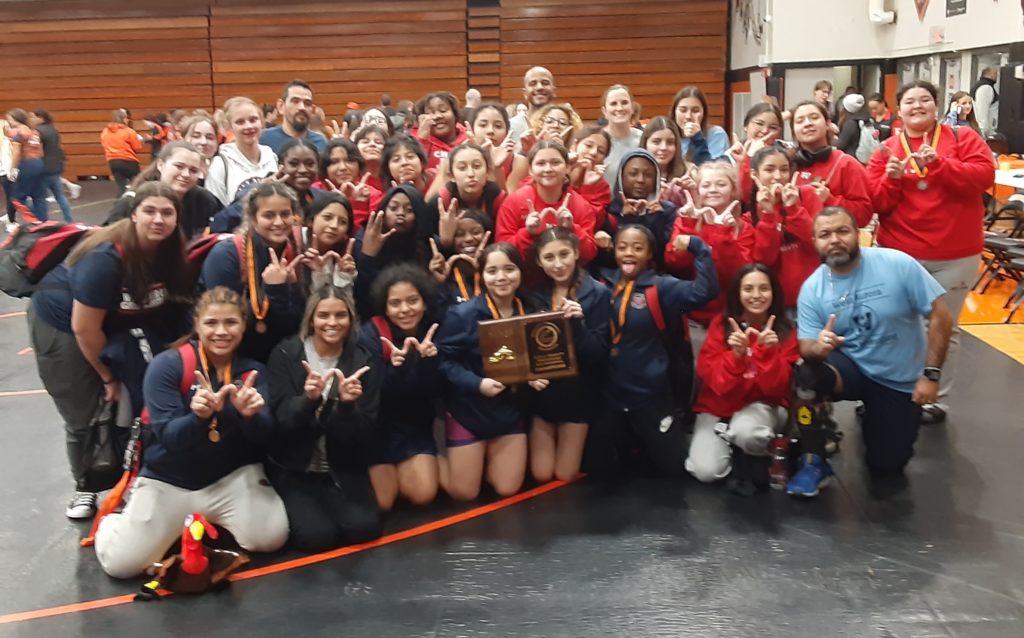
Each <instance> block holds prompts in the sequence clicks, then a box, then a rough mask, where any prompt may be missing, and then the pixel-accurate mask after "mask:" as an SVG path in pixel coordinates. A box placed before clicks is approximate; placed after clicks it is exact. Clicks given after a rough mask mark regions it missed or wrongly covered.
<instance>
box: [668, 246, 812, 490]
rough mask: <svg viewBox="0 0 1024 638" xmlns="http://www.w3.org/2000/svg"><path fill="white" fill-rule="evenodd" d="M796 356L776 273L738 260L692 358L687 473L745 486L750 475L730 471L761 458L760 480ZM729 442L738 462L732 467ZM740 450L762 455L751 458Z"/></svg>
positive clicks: (779, 424)
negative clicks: (693, 398)
mask: <svg viewBox="0 0 1024 638" xmlns="http://www.w3.org/2000/svg"><path fill="white" fill-rule="evenodd" d="M799 358H800V352H799V350H798V349H797V341H796V331H795V330H793V324H792V322H790V321H789V319H787V318H786V306H785V302H784V300H783V295H782V285H781V284H780V283H779V279H778V277H776V276H775V273H774V272H772V270H771V269H770V268H768V267H767V266H765V265H764V264H762V263H752V264H747V265H746V266H743V268H741V269H740V271H739V273H737V275H736V279H735V281H734V282H733V284H732V286H731V287H730V288H729V290H728V292H727V293H726V307H725V312H724V313H723V314H722V315H720V316H719V317H717V318H716V319H715V320H713V321H712V322H711V324H710V327H709V330H708V336H707V339H705V341H704V347H703V348H701V351H700V356H699V357H698V359H697V375H698V377H699V378H700V379H701V381H702V382H703V384H702V386H701V389H700V394H699V395H698V396H697V402H696V403H695V404H694V406H693V411H694V412H696V413H697V421H696V424H695V425H694V429H693V439H692V441H691V442H690V453H689V456H688V457H687V459H686V470H687V471H688V472H689V473H690V474H692V475H693V476H694V477H696V478H697V480H699V481H703V482H705V483H709V482H711V481H715V480H718V479H721V478H724V477H725V476H727V475H729V472H730V471H733V472H734V474H737V473H738V474H740V476H735V478H736V479H737V480H736V481H734V482H733V483H732V484H731V485H730V487H732V488H733V489H736V490H738V491H740V492H741V493H745V492H747V493H748V492H749V491H752V486H751V485H750V481H751V479H756V478H757V476H753V475H751V473H748V472H737V470H738V469H740V467H742V468H743V469H754V466H757V467H760V466H761V465H763V468H762V469H763V472H761V473H760V474H761V475H762V478H763V479H764V481H763V482H764V485H765V486H766V485H767V478H768V472H767V470H768V463H767V460H768V456H767V455H768V444H769V442H770V441H771V440H772V437H773V436H774V435H775V432H776V431H779V430H781V429H782V427H783V425H784V424H785V423H786V406H787V405H789V394H790V375H791V374H792V368H793V364H794V363H796V361H797V360H798V359H799ZM730 444H732V445H734V446H735V447H736V448H737V453H736V455H735V458H736V459H737V461H739V463H741V464H742V466H740V465H736V466H734V464H733V462H732V459H733V458H734V455H733V453H732V452H731V451H730ZM746 455H749V456H754V457H761V458H763V459H764V460H765V462H764V463H763V464H760V465H759V464H757V463H756V462H755V463H753V465H751V464H749V463H748V461H750V460H751V459H748V458H746ZM753 474H755V475H756V474H757V472H754V473H753ZM757 482H760V481H757Z"/></svg>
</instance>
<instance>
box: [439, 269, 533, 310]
mask: <svg viewBox="0 0 1024 638" xmlns="http://www.w3.org/2000/svg"><path fill="white" fill-rule="evenodd" d="M452 270H453V272H454V273H455V285H457V286H458V287H459V292H460V293H462V298H463V299H465V300H467V301H469V300H470V299H472V298H473V297H479V296H480V273H474V274H473V296H472V297H471V296H470V295H469V289H468V288H467V287H466V279H465V278H464V277H463V276H462V273H461V272H459V268H458V266H456V267H455V268H453V269H452ZM488 301H490V300H489V299H488ZM517 301H518V299H517Z"/></svg>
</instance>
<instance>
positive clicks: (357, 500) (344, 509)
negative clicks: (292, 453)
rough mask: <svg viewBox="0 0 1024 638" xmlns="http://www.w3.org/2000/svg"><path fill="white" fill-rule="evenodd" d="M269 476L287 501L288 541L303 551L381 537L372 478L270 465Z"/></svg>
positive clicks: (320, 549)
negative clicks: (338, 479) (340, 477)
mask: <svg viewBox="0 0 1024 638" xmlns="http://www.w3.org/2000/svg"><path fill="white" fill-rule="evenodd" d="M267 474H268V475H269V477H270V480H271V482H272V483H273V484H274V489H276V490H277V493H278V494H279V495H280V496H281V500H282V501H284V508H285V511H286V512H287V513H288V527H289V528H290V531H289V538H290V539H291V542H292V545H293V546H294V547H295V548H296V549H298V550H299V551H303V552H323V551H327V550H330V549H334V548H336V547H341V546H343V545H351V544H353V543H365V542H366V541H370V540H373V539H375V538H378V537H379V536H380V535H381V520H380V512H379V511H378V509H377V503H376V500H375V499H374V497H373V491H372V488H371V487H370V481H369V478H368V477H366V478H365V479H364V478H363V477H357V476H351V477H344V480H342V481H341V483H342V484H343V487H339V486H338V484H337V483H335V481H334V479H333V478H332V477H331V476H330V475H329V474H316V473H312V472H291V471H289V470H283V469H281V468H279V467H273V466H272V465H270V464H268V466H267Z"/></svg>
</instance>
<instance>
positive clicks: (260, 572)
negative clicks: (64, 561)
mask: <svg viewBox="0 0 1024 638" xmlns="http://www.w3.org/2000/svg"><path fill="white" fill-rule="evenodd" d="M571 482H572V481H552V482H550V483H546V484H544V485H541V486H540V487H535V488H533V489H532V490H527V491H525V492H521V493H519V494H516V495H514V496H509V497H508V498H503V499H501V500H500V501H495V502H493V503H488V504H487V505H481V506H480V507H475V508H473V509H471V510H469V511H466V512H462V513H460V514H453V515H451V516H447V517H445V518H442V519H440V520H437V521H432V522H430V523H424V524H423V525H419V526H417V527H413V528H412V529H407V530H405V531H401V532H395V533H394V534H388V535H387V536H381V537H380V538H378V539H377V540H375V541H370V542H369V543H361V544H359V545H350V546H348V547H341V548H338V549H335V550H331V551H329V552H323V553H322V554H313V555H311V556H303V557H301V558H295V559H293V560H286V561H284V562H282V563H276V564H273V565H267V566H266V567H257V568H255V569H249V570H246V571H243V572H239V573H237V574H232V575H231V577H230V580H232V581H239V580H248V579H250V578H259V577H260V576H268V575H270V574H277V573H280V572H284V571H288V570H292V569H298V568H300V567H306V566H308V565H315V564H316V563H322V562H324V561H328V560H333V559H335V558H340V557H342V556H348V555H349V554H356V553H358V552H363V551H366V550H368V549H373V548H375V547H381V546H383V545H390V544H391V543H397V542H399V541H404V540H408V539H410V538H415V537H416V536H422V535H424V534H429V533H430V532H435V531H437V530H439V529H444V528H445V527H451V526H452V525H457V524H459V523H464V522H466V521H468V520H472V519H474V518H479V517H481V516H484V515H486V514H490V513H491V512H495V511H497V510H500V509H504V508H506V507H511V506H512V505H516V504H517V503H521V502H523V501H526V500H529V499H531V498H534V497H536V496H540V495H541V494H546V493H548V492H551V491H554V490H557V489H558V488H560V487H564V486H566V485H568V484H569V483H571ZM134 599H135V594H126V595H123V596H112V597H110V598H99V599H97V600H87V601H85V602H80V603H71V604H69V605H60V606H57V607H46V608H44V609H33V610H30V611H22V612H16V613H13V614H4V615H2V616H0V625H6V624H10V623H18V622H24V621H27V620H39V619H41V618H52V617H54V616H63V615H66V614H77V613H79V612H83V611H91V610H93V609H103V608H104V607H117V606H119V605H126V604H128V603H130V602H132V601H133V600H134Z"/></svg>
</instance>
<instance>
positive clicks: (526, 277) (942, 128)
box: [28, 67, 994, 577]
mask: <svg viewBox="0 0 1024 638" xmlns="http://www.w3.org/2000/svg"><path fill="white" fill-rule="evenodd" d="M523 95H524V102H525V104H526V107H527V108H526V112H525V113H518V114H515V115H514V116H513V117H511V118H510V117H509V115H508V112H507V111H506V108H505V107H504V106H503V105H500V104H494V103H482V104H479V105H477V106H475V108H471V109H470V110H469V111H468V112H463V110H462V108H461V105H460V104H459V102H458V100H457V99H456V98H455V97H454V96H452V95H451V94H450V93H447V92H443V91H439V92H433V93H429V94H427V95H425V96H423V98H422V99H420V100H419V101H418V102H417V103H416V104H415V105H414V106H413V110H412V117H411V120H412V122H411V123H412V126H411V127H409V128H407V129H406V128H404V125H403V126H398V127H397V128H396V125H395V121H394V120H393V119H392V117H391V116H392V115H393V113H391V112H389V109H387V108H386V107H384V106H380V107H374V108H369V109H366V110H365V111H363V113H362V114H361V117H360V118H359V119H358V120H354V119H353V121H352V122H351V123H349V122H348V121H346V122H345V123H344V124H343V125H342V126H339V127H337V130H336V131H334V133H333V134H332V135H330V136H329V137H328V136H325V135H319V134H314V132H312V131H310V129H309V121H310V114H311V113H312V112H313V109H314V107H315V101H314V94H313V90H312V88H311V87H310V86H309V85H308V84H306V83H305V82H302V81H298V80H296V81H293V82H290V83H289V84H288V85H287V86H286V87H285V88H284V90H283V92H282V95H281V99H280V100H279V101H278V104H277V110H278V112H279V114H280V116H281V123H280V125H279V126H277V127H274V128H271V129H264V128H263V115H264V114H263V113H262V109H261V108H260V106H259V105H257V104H256V103H255V102H253V101H252V100H250V99H248V98H246V97H233V98H231V99H229V100H228V101H227V102H226V103H225V104H224V108H223V112H224V115H225V118H226V121H227V123H228V126H229V130H222V129H221V128H220V127H219V126H218V124H217V123H216V121H215V119H214V118H212V117H210V116H208V115H206V114H204V113H197V114H194V115H193V116H191V117H189V118H185V119H183V120H182V122H181V130H180V135H181V139H180V140H176V141H171V142H169V143H166V144H165V145H164V146H163V148H162V149H161V151H160V154H159V156H158V158H157V160H156V161H154V162H153V163H152V164H151V165H150V167H149V168H148V169H147V170H145V171H144V172H142V173H140V174H139V175H138V176H136V177H135V178H134V180H132V181H131V182H130V183H126V194H125V196H124V197H122V198H121V199H120V200H119V201H118V202H117V204H115V206H114V210H113V211H112V212H111V215H110V218H109V219H108V223H107V225H105V226H103V227H100V228H97V229H95V230H93V231H91V232H90V233H89V234H88V235H87V236H86V238H85V239H84V240H82V241H81V242H80V243H79V244H78V245H77V246H76V248H75V249H74V251H73V253H72V254H71V255H70V257H69V258H68V259H67V260H66V262H65V263H63V264H61V265H60V266H58V267H56V268H55V269H54V270H53V271H51V272H50V273H49V274H48V275H47V276H46V277H45V279H44V280H43V282H42V284H41V285H40V286H39V289H38V291H37V292H35V293H34V294H33V296H32V300H31V306H30V309H29V313H28V315H29V317H28V321H29V325H30V328H31V342H32V346H33V349H34V352H35V356H36V359H37V361H38V365H39V373H40V376H41V378H42V379H43V382H44V384H45V386H46V389H47V391H48V392H49V394H50V395H51V396H52V398H53V400H54V402H55V404H56V406H57V409H58V411H59V412H60V414H61V416H62V418H63V419H64V421H65V424H66V440H67V451H68V459H69V462H70V466H71V473H72V475H73V477H74V479H75V481H76V483H77V485H78V488H77V491H76V493H75V495H74V497H73V498H72V500H71V503H70V504H69V507H68V510H67V513H68V515H69V516H70V517H73V518H90V517H91V516H92V515H93V513H94V511H95V502H96V495H95V494H93V493H89V492H86V491H84V488H83V487H82V485H83V480H84V476H85V473H86V468H85V467H83V463H82V460H81V459H82V458H83V446H84V445H85V441H86V438H87V434H88V428H89V424H90V421H91V418H92V416H93V414H94V413H95V411H96V408H97V404H98V402H99V401H100V399H102V400H105V401H109V402H114V401H116V402H118V403H119V406H120V409H121V412H122V413H125V414H130V415H133V416H137V415H140V414H142V413H143V411H145V413H146V418H147V422H148V425H146V426H145V428H143V429H144V432H145V433H144V437H143V439H144V444H143V458H142V467H141V471H140V473H139V475H138V477H137V479H136V480H135V483H134V485H133V486H132V491H131V495H130V498H129V500H128V503H127V506H126V507H125V508H124V510H123V512H120V513H116V514H111V515H108V516H107V517H105V518H104V519H103V520H102V521H101V523H100V525H99V528H98V530H97V534H96V551H97V555H98V556H99V559H100V562H101V564H102V566H103V568H104V569H105V570H106V571H107V572H108V573H110V574H111V575H114V576H118V577H130V576H134V575H136V574H138V573H139V572H140V571H142V570H143V569H144V568H146V566H148V565H149V564H150V563H152V562H154V561H157V560H159V559H160V558H161V557H162V556H163V553H164V552H165V551H166V550H167V548H168V546H169V545H170V544H171V543H172V542H173V540H174V538H175V536H176V535H177V534H179V533H180V526H181V521H182V520H183V519H184V517H185V516H186V515H187V514H189V513H191V512H202V513H203V514H204V516H205V517H206V519H207V520H209V521H211V522H212V523H214V524H217V525H221V526H223V527H225V528H227V529H228V530H229V531H230V532H231V533H232V534H233V535H234V537H235V539H236V540H237V541H238V543H239V544H240V545H241V546H242V547H244V548H246V549H248V550H251V551H269V550H274V549H276V548H278V547H280V546H282V545H283V544H284V543H285V542H287V541H288V540H289V539H290V541H291V542H292V543H293V545H294V546H295V547H297V548H299V549H301V550H305V551H318V550H323V549H327V548H330V547H336V546H338V545H341V544H344V543H353V542H359V541H365V540H368V539H371V538H373V537H375V536H377V535H379V534H380V533H381V520H382V519H381V517H382V513H383V512H386V511H388V510H389V509H391V508H392V507H393V506H394V504H395V502H396V500H398V499H404V500H408V501H410V502H412V503H414V504H417V505H425V504H427V503H430V502H431V501H433V500H434V499H435V497H436V496H437V494H438V493H439V492H440V491H444V492H446V493H447V494H448V495H450V497H452V498H454V499H458V500H472V499H475V498H477V496H478V495H479V494H480V492H481V489H482V487H483V486H484V485H489V486H490V488H491V489H492V490H493V491H494V492H495V493H497V494H498V495H510V494H514V493H515V492H517V491H518V490H520V489H521V486H522V485H523V482H524V480H525V478H526V476H527V472H529V474H530V475H531V476H532V478H533V479H534V480H536V481H538V482H546V481H550V480H552V479H555V478H558V479H571V478H573V477H575V476H577V475H578V474H579V473H580V471H581V468H582V469H584V470H586V471H593V472H601V471H602V470H605V469H607V468H609V467H614V466H615V465H617V464H620V463H623V462H627V461H628V462H640V463H644V464H646V465H648V466H649V467H652V468H654V469H655V470H657V471H659V472H662V473H664V474H667V475H679V474H683V473H685V472H689V473H690V474H692V475H693V476H695V477H696V478H697V479H699V480H700V481H705V482H711V481H716V480H719V479H723V478H726V477H730V474H731V473H732V474H734V476H732V477H731V481H730V487H733V488H734V489H735V490H736V491H739V492H741V493H747V492H750V491H752V489H751V488H752V487H753V488H756V487H760V486H762V485H765V484H766V477H767V459H768V456H767V455H768V454H769V446H770V444H771V443H772V441H773V440H774V438H775V437H776V436H777V435H784V436H787V437H788V436H789V435H790V434H795V433H796V432H799V435H800V440H801V445H802V450H803V455H802V456H801V459H800V465H799V471H797V472H796V473H795V474H794V475H793V476H792V477H790V478H789V481H788V484H787V485H786V489H787V491H788V492H789V493H790V494H793V495H796V496H814V495H816V494H817V493H818V490H819V487H820V486H822V485H824V484H825V483H826V482H827V480H828V478H829V476H830V474H831V470H830V468H829V465H828V462H827V460H826V458H827V454H828V451H829V448H830V441H831V440H832V439H833V438H834V437H832V431H833V430H834V423H832V422H831V417H830V415H829V409H828V402H829V401H832V400H847V399H850V400H854V399H856V400H861V401H863V402H864V412H863V416H862V418H861V420H862V427H863V431H864V441H865V447H866V456H865V460H866V464H867V467H868V469H869V470H870V471H871V473H872V475H875V476H880V477H884V476H889V475H894V474H900V473H901V472H902V471H903V468H904V466H905V465H906V464H907V462H908V461H909V460H910V458H911V456H912V454H913V445H914V440H915V438H916V436H917V432H918V427H919V424H920V423H921V421H922V417H923V416H924V417H926V418H927V419H929V420H933V421H935V420H940V419H941V418H942V417H943V416H944V414H945V410H946V407H945V405H944V403H943V401H944V400H945V397H946V395H947V393H948V389H949V384H950V383H951V381H952V377H953V374H952V373H953V369H952V365H951V363H946V361H947V357H946V353H947V344H948V343H949V342H950V335H951V334H952V335H953V338H952V344H953V345H955V343H956V337H955V334H956V333H955V330H954V328H955V324H956V317H957V316H958V315H959V311H960V307H961V306H962V304H963V301H964V296H965V295H966V292H967V286H968V285H969V283H968V282H969V281H970V279H971V277H972V276H973V274H974V272H975V269H976V266H977V262H978V258H979V254H980V253H981V249H982V230H981V221H982V215H983V211H982V203H981V193H982V191H984V190H985V189H986V188H987V187H988V186H989V185H990V184H991V182H992V179H993V171H994V168H993V162H992V157H991V154H990V153H989V151H988V149H987V147H986V145H985V143H984V142H983V141H982V139H981V138H980V136H978V135H977V134H976V133H975V132H974V131H973V130H970V129H963V128H960V129H954V128H951V127H950V126H949V125H946V124H944V123H942V121H941V115H940V114H939V108H938V103H937V102H938V100H937V92H936V89H935V87H934V86H932V85H931V84H929V83H927V82H912V83H910V84H908V85H907V86H905V87H903V88H902V89H901V90H900V92H899V95H898V96H897V109H898V116H899V119H900V120H901V122H902V126H901V128H900V129H899V133H898V134H894V135H892V136H891V137H889V139H887V140H885V142H884V143H883V144H882V146H881V147H880V148H879V149H877V150H876V152H875V153H874V155H873V156H872V157H871V160H870V163H869V165H868V166H867V168H866V169H865V167H864V166H862V165H861V164H860V163H859V162H857V161H856V160H855V159H853V158H852V157H850V156H849V155H846V154H844V153H841V152H838V151H836V149H835V147H834V146H833V142H834V140H835V135H834V133H833V131H832V129H831V128H830V123H831V121H832V114H831V113H830V112H829V110H828V109H827V108H826V107H825V106H824V105H823V104H821V103H820V102H817V101H814V100H808V101H806V102H801V103H800V104H798V105H797V106H796V107H794V108H793V109H791V112H790V114H789V122H790V127H791V132H792V144H791V145H788V146H787V145H783V144H780V143H779V142H780V140H781V138H782V136H783V127H784V117H783V114H782V113H781V112H780V111H779V109H778V108H777V107H776V106H774V105H772V104H768V103H763V104H757V105H755V106H754V107H753V108H751V109H750V111H749V112H748V113H747V114H746V117H745V119H744V127H743V131H742V136H738V137H737V138H736V139H735V140H734V141H733V143H730V140H729V138H728V137H727V136H726V134H725V132H724V130H723V129H722V128H721V127H718V126H715V125H713V124H712V123H711V122H709V118H708V105H707V101H706V99H705V98H704V94H703V92H702V91H701V90H700V89H699V88H697V87H684V88H682V89H681V90H679V91H678V93H677V94H676V97H675V99H674V100H673V104H672V107H671V109H670V110H669V112H668V113H667V114H665V115H658V116H655V117H653V118H651V119H650V121H649V122H648V123H647V124H646V126H645V127H644V128H643V129H642V130H641V129H638V128H636V127H635V126H634V124H633V121H634V100H633V96H632V94H631V92H630V90H629V88H628V87H626V86H624V85H614V86H611V87H609V88H608V89H607V90H606V91H605V93H604V95H603V97H602V98H601V105H602V114H603V117H604V120H606V123H605V124H604V125H603V126H600V125H597V124H591V123H585V122H583V121H582V120H581V118H580V117H579V115H578V114H577V113H576V112H575V111H574V110H573V108H572V107H571V106H569V105H568V104H565V103H561V102H559V101H558V100H557V98H556V95H557V89H556V83H555V78H554V77H553V75H552V74H551V72H550V71H548V70H547V69H544V68H541V67H535V68H532V69H530V70H529V71H528V72H527V73H526V75H525V78H524V87H523ZM115 124H117V122H115ZM121 124H123V122H122V123H121ZM115 128H116V127H115ZM222 136H226V137H227V138H229V139H231V140H232V141H223V138H222ZM125 137H126V138H127V137H128V135H126V136H125ZM873 219H874V220H875V221H876V222H877V232H876V241H877V244H878V246H879V247H865V248H861V247H860V244H859V238H860V229H861V228H864V227H868V226H869V225H871V224H872V220H873ZM539 311H554V312H560V313H562V314H563V315H564V317H565V318H566V320H568V321H569V322H570V323H571V325H572V337H573V342H574V347H575V351H576V356H577V359H578V369H579V373H578V376H576V377H572V378H560V379H550V380H548V379H537V380H533V381H530V382H529V383H526V384H520V385H506V384H503V383H501V382H499V381H497V380H495V379H493V378H490V377H488V375H487V373H486V370H485V368H484V365H483V359H482V355H489V354H490V353H487V352H484V353H482V352H481V345H480V339H479V323H480V322H481V321H488V320H493V319H500V318H508V317H515V316H521V315H524V314H528V313H533V312H539ZM922 318H926V319H927V328H925V327H923V326H924V322H923V321H922ZM944 363H946V365H945V367H944V365H943V364H944ZM940 372H941V384H940ZM790 412H792V414H790ZM691 417H692V418H691ZM691 430H692V433H691ZM435 435H436V436H435ZM439 443H441V445H439ZM741 467H742V468H744V471H743V472H742V473H741V472H739V468H741Z"/></svg>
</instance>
